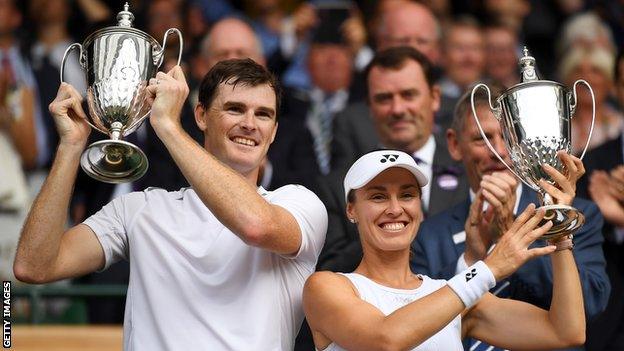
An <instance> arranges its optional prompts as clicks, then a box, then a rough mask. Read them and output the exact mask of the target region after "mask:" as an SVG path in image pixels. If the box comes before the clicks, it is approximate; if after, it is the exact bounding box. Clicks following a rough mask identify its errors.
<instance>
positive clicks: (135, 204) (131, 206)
mask: <svg viewBox="0 0 624 351" xmlns="http://www.w3.org/2000/svg"><path fill="white" fill-rule="evenodd" d="M144 202H145V200H144V195H143V193H142V192H141V193H130V194H126V195H123V196H120V197H118V198H116V199H114V200H113V201H111V202H109V203H108V204H106V205H105V206H104V207H102V209H100V210H99V211H98V212H97V213H95V214H94V215H92V216H91V217H89V218H87V219H86V220H85V221H84V222H83V223H84V224H86V225H87V226H89V227H90V228H91V229H92V230H93V232H95V235H96V237H97V238H98V240H99V241H100V245H102V249H103V250H104V258H105V263H104V268H102V270H101V271H103V270H106V269H107V268H108V267H109V266H110V265H111V264H113V263H115V262H117V261H119V260H122V259H123V260H128V257H129V255H128V228H129V224H130V223H131V222H132V219H133V218H134V214H136V213H138V210H139V208H140V207H141V206H142V204H143V203H144Z"/></svg>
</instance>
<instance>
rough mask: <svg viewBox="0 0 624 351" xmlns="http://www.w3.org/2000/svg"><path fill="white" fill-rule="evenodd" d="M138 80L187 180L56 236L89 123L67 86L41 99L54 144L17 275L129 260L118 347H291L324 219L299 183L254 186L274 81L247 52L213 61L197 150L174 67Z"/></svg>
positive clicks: (113, 205) (49, 276) (66, 273)
mask: <svg viewBox="0 0 624 351" xmlns="http://www.w3.org/2000/svg"><path fill="white" fill-rule="evenodd" d="M147 89H148V93H149V94H150V98H149V100H150V102H151V105H152V111H151V117H150V123H151V125H152V127H153V128H154V130H155V131H156V134H157V135H158V137H159V138H160V140H161V141H162V142H163V143H164V145H165V146H166V147H167V150H168V151H169V153H170V154H171V156H172V157H173V159H174V160H175V162H176V163H177V165H178V167H180V169H181V171H182V173H183V174H184V176H185V177H186V179H187V180H188V181H189V183H190V184H191V187H190V188H184V189H181V190H180V191H175V192H167V191H165V190H162V189H157V188H149V189H147V190H145V191H143V192H134V193H130V194H128V195H124V196H122V197H120V198H117V199H115V200H113V201H112V202H110V203H109V204H107V205H106V206H104V207H103V208H102V209H101V210H100V211H99V212H98V213H96V214H95V215H93V216H91V217H89V218H88V219H87V220H86V221H85V222H84V223H82V224H79V225H77V226H75V227H73V228H71V229H69V230H67V231H65V229H64V228H65V218H66V215H65V214H66V211H67V207H68V205H69V198H70V195H71V189H72V185H73V182H72V181H70V180H72V179H74V178H75V176H76V172H77V169H78V163H79V159H80V154H81V153H82V150H83V149H84V146H85V144H86V141H87V136H88V134H89V131H90V127H89V126H88V125H87V124H86V122H85V120H84V118H85V117H86V116H85V113H84V111H83V110H82V108H81V105H80V101H81V100H82V98H81V97H80V95H79V94H78V93H77V91H76V90H75V89H74V88H73V87H71V86H69V85H67V84H62V85H61V87H60V89H59V93H58V95H57V98H56V100H55V101H54V102H53V103H52V104H51V105H50V110H51V112H52V115H53V116H54V118H55V121H56V125H57V129H58V132H59V134H60V145H59V148H58V152H57V154H56V159H55V162H54V165H53V167H52V171H51V172H50V175H49V177H48V179H47V180H46V183H45V184H44V186H43V188H42V190H41V192H40V194H39V196H38V198H37V200H36V201H35V204H34V205H33V208H32V210H31V213H30V214H29V217H28V219H27V221H26V224H25V226H24V229H23V231H22V237H21V241H20V246H19V248H18V253H17V257H16V260H15V265H14V271H15V274H16V276H17V277H18V279H20V280H22V281H25V282H30V283H45V282H50V281H55V280H59V279H64V278H69V277H75V276H80V275H82V274H86V273H88V272H92V271H95V270H102V269H105V268H107V267H108V266H110V265H111V264H113V263H115V262H116V261H118V260H121V259H124V260H128V261H129V262H130V282H129V286H128V295H127V300H126V314H125V321H124V349H125V350H183V351H188V350H244V349H248V348H249V347H250V345H254V346H253V347H254V348H256V349H259V350H289V349H292V348H293V344H294V338H295V335H296V333H297V330H298V329H299V326H300V324H301V322H302V320H303V310H302V305H301V294H302V289H303V284H304V282H305V280H306V278H307V277H308V276H309V275H310V274H312V272H313V271H314V267H315V264H316V260H317V256H318V254H319V252H320V250H321V248H322V246H323V241H324V235H325V231H326V228H327V214H326V212H325V209H324V207H323V204H322V203H321V202H320V200H319V199H318V198H317V197H316V195H314V194H313V193H312V192H310V191H309V190H307V189H305V188H303V187H300V186H294V185H288V186H284V187H282V188H279V189H277V190H275V191H272V192H268V191H266V190H264V189H262V188H259V187H257V186H256V181H257V177H258V169H259V167H260V164H261V162H262V160H263V159H264V157H265V155H266V153H267V150H268V148H269V145H270V144H271V142H272V141H273V139H274V137H275V133H276V130H277V111H278V110H279V90H278V88H277V83H276V81H275V80H274V78H273V76H272V75H271V74H270V73H269V72H268V71H266V70H265V69H264V68H263V67H262V66H260V65H258V64H257V63H255V62H253V61H252V60H251V59H244V60H228V61H222V62H220V63H217V64H216V65H215V66H214V67H213V69H212V70H211V71H210V72H209V73H208V74H207V76H206V77H205V78H204V80H203V81H202V83H201V87H200V94H199V104H198V105H197V107H196V108H195V119H196V122H197V125H198V126H199V128H200V129H201V130H202V131H203V133H204V136H205V142H204V147H203V148H202V147H201V146H200V145H198V144H197V143H196V142H195V141H194V140H193V139H192V138H191V137H190V136H189V135H188V134H186V133H185V132H184V130H183V129H182V127H181V125H180V110H181V108H182V106H183V104H184V102H185V100H186V97H187V95H188V86H187V84H186V80H185V78H184V74H183V73H182V70H181V69H180V67H178V66H176V67H174V68H173V69H172V71H170V72H169V73H167V74H165V73H163V72H159V73H158V74H157V76H156V78H155V79H153V80H152V81H151V82H150V85H149V86H148V88H147ZM172 321H173V322H172Z"/></svg>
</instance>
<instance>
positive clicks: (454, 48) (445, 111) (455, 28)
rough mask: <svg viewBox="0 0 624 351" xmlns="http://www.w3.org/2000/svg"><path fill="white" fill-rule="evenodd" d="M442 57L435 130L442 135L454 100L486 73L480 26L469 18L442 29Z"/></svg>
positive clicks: (449, 118)
mask: <svg viewBox="0 0 624 351" xmlns="http://www.w3.org/2000/svg"><path fill="white" fill-rule="evenodd" d="M442 53H443V56H442V58H443V59H442V62H443V66H444V76H443V77H442V79H441V80H440V89H441V91H442V101H441V105H440V111H439V113H438V115H437V117H436V124H437V126H438V128H439V129H438V130H439V131H440V132H442V133H444V131H445V130H446V129H448V127H450V124H451V121H452V119H453V107H454V106H455V104H456V103H457V100H459V97H460V96H461V95H462V94H463V93H464V92H465V91H466V89H468V88H469V87H470V86H471V85H473V84H474V83H475V82H477V81H478V80H479V79H481V77H482V76H483V73H484V70H485V47H484V38H483V31H482V29H481V27H480V25H479V23H478V22H476V20H474V19H473V18H470V17H464V18H460V19H458V20H455V21H452V22H449V23H447V25H446V26H445V27H444V36H443V40H442Z"/></svg>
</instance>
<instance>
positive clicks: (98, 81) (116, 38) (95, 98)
mask: <svg viewBox="0 0 624 351" xmlns="http://www.w3.org/2000/svg"><path fill="white" fill-rule="evenodd" d="M117 21H118V24H117V25H116V26H111V27H106V28H103V29H100V30H97V31H95V32H93V33H92V34H91V35H89V36H88V37H87V39H85V41H84V42H83V44H82V45H81V44H79V43H74V44H72V45H70V46H69V47H68V48H67V50H65V54H64V55H63V61H62V63H61V69H60V73H61V82H63V69H64V67H65V60H66V59H67V55H68V54H69V53H70V51H72V50H73V49H75V48H79V49H80V60H79V62H80V65H81V67H82V68H83V69H84V70H85V71H86V78H87V86H88V88H87V103H88V105H89V118H88V120H87V123H89V125H90V126H91V127H92V128H93V129H96V130H98V131H100V132H102V133H104V134H106V135H108V136H109V137H110V139H108V140H101V141H97V142H95V143H93V144H91V145H89V147H88V148H87V149H86V150H85V151H84V152H83V154H82V156H81V158H80V165H81V166H82V169H83V170H84V171H85V172H86V173H87V174H88V175H89V176H91V177H92V178H95V179H97V180H100V181H103V182H106V183H125V182H130V181H134V180H136V179H139V178H140V177H142V176H143V175H144V174H145V172H146V171H147V167H148V161H147V157H146V156H145V153H143V151H142V150H141V149H140V148H138V147H137V146H136V145H134V144H132V143H129V142H127V141H124V140H122V138H123V137H125V136H127V135H128V134H130V133H132V132H134V131H135V130H136V129H137V128H138V127H139V126H140V125H141V123H143V121H144V120H145V119H146V118H147V117H148V116H149V113H150V111H149V107H148V106H147V103H146V87H147V85H148V83H149V79H150V78H153V77H154V76H155V75H156V72H157V70H158V68H159V67H160V65H161V64H162V62H163V58H164V52H165V46H166V44H167V37H168V36H169V34H171V33H176V34H177V35H178V37H179V45H180V52H179V54H178V65H179V64H180V60H181V58H182V33H180V31H179V30H178V29H176V28H170V29H168V30H167V31H166V32H165V36H164V38H163V45H162V47H161V46H160V44H159V43H158V42H157V41H156V39H154V38H152V37H151V36H150V35H148V34H147V33H145V32H143V31H141V30H138V29H136V28H132V21H134V15H133V14H132V13H131V12H129V11H128V3H126V4H125V6H124V10H123V11H121V12H119V14H118V15H117Z"/></svg>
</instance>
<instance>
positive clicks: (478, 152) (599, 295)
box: [412, 94, 610, 349]
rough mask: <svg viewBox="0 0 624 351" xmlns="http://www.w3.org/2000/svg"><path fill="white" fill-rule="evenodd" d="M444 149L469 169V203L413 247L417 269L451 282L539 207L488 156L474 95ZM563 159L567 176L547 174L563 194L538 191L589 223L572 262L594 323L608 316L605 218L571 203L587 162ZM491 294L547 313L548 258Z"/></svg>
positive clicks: (486, 117)
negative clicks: (516, 219)
mask: <svg viewBox="0 0 624 351" xmlns="http://www.w3.org/2000/svg"><path fill="white" fill-rule="evenodd" d="M476 97H477V99H476V100H477V101H476V102H475V104H476V110H477V115H478V116H479V117H480V121H481V124H482V126H483V130H484V132H485V135H486V136H488V138H490V142H491V143H492V145H493V146H494V148H495V150H497V152H498V153H499V154H500V155H501V157H502V158H503V159H504V160H505V161H506V162H507V163H508V164H510V157H509V153H508V152H507V150H506V147H505V145H504V141H503V137H502V132H501V129H500V125H499V123H498V121H497V120H496V118H495V117H494V115H493V114H492V112H491V110H490V108H489V103H488V101H487V97H486V96H485V95H476ZM447 142H448V147H449V152H450V154H451V156H452V157H453V159H455V160H458V161H460V160H461V161H462V163H463V164H464V168H465V170H466V175H467V177H468V181H469V183H470V190H471V196H470V197H467V198H466V199H465V201H464V202H462V203H460V204H458V205H456V206H454V207H452V208H450V209H448V210H446V211H444V212H441V213H439V214H438V215H436V216H433V217H430V218H428V219H427V220H425V221H424V222H423V224H422V225H421V229H420V230H419V233H418V235H417V236H416V240H415V241H414V242H413V244H412V249H413V250H414V251H415V253H416V254H415V255H414V257H415V260H414V261H413V262H412V269H413V270H414V271H415V272H418V273H423V274H427V275H429V276H431V277H434V278H443V279H447V278H449V277H452V276H454V275H455V274H456V272H457V270H458V269H463V268H462V267H464V266H465V265H466V264H467V265H471V264H472V263H474V262H476V261H478V260H481V259H483V258H484V257H485V256H486V255H487V253H488V252H489V251H488V250H489V249H490V248H491V246H492V245H494V244H495V243H496V240H497V238H498V237H499V236H500V235H501V234H502V233H503V232H504V231H505V230H506V226H507V225H508V224H509V223H510V221H512V220H513V214H514V213H518V211H522V209H524V208H525V207H526V206H528V204H529V203H538V200H537V196H536V193H535V192H534V191H532V190H531V189H529V188H528V187H519V186H518V181H517V180H516V179H515V177H514V176H512V175H511V174H510V173H509V172H508V171H506V169H505V167H504V165H503V164H502V163H501V162H500V161H498V159H497V158H496V157H495V156H494V155H493V154H492V153H491V152H490V150H489V149H488V148H487V146H486V144H485V142H484V140H483V139H482V137H481V135H480V133H479V130H478V129H477V125H476V122H475V121H474V119H473V118H472V109H471V107H470V95H469V94H465V95H464V96H463V97H462V99H460V101H459V103H458V106H457V108H456V111H455V116H454V120H453V124H452V128H451V129H449V130H448V131H447ZM560 157H561V159H562V162H563V163H564V164H565V165H566V168H567V170H568V172H567V173H568V176H567V177H566V176H564V175H562V174H561V173H559V172H557V171H555V170H554V168H552V167H551V168H545V171H546V172H547V173H548V174H549V175H550V176H551V177H552V178H553V179H554V180H555V181H556V183H557V184H558V186H559V188H555V186H553V185H549V184H547V183H546V182H542V183H541V185H542V186H543V187H545V189H548V190H549V193H551V194H556V195H554V196H553V198H554V199H555V202H556V203H561V204H566V205H572V206H573V207H575V208H577V209H579V210H580V211H581V212H582V213H583V214H584V215H585V225H584V226H583V227H581V229H579V230H577V231H576V232H575V233H573V234H574V257H575V259H576V263H577V266H578V268H579V275H580V278H581V282H582V288H583V296H584V299H585V301H584V303H585V311H586V316H587V318H588V319H591V318H592V317H593V316H595V315H596V314H597V313H598V312H600V311H602V310H603V309H604V308H605V305H606V302H607V298H608V296H609V289H610V286H609V281H608V279H607V276H606V273H605V260H604V256H603V253H602V249H601V244H602V241H603V240H602V233H601V227H602V216H601V215H600V213H599V211H598V209H597V208H596V206H595V205H594V204H592V203H591V202H588V201H586V200H583V199H580V198H576V199H575V198H574V193H575V184H576V180H577V179H578V177H579V176H581V175H582V174H583V173H584V168H583V164H582V162H581V161H580V160H579V159H578V158H575V157H573V156H570V155H568V154H565V153H561V154H560ZM473 199H474V200H473ZM572 200H573V201H572ZM484 203H487V205H484ZM533 245H543V243H537V244H533ZM493 293H495V294H498V295H500V296H508V297H509V298H512V299H516V300H521V301H525V302H528V303H531V304H534V305H537V306H539V307H542V308H548V306H549V304H550V299H551V296H552V295H551V294H552V266H551V263H550V260H549V259H548V258H547V257H543V258H538V259H535V260H533V261H530V262H527V264H526V265H525V266H523V267H522V268H521V269H520V270H518V271H517V272H516V273H515V274H513V275H512V276H511V277H509V278H508V279H506V280H505V281H502V282H499V283H498V285H497V286H496V287H495V288H494V289H493ZM476 343H477V344H480V342H476ZM470 347H471V349H472V347H476V346H475V345H474V344H472V345H470Z"/></svg>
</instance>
